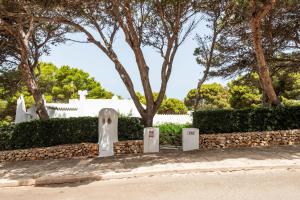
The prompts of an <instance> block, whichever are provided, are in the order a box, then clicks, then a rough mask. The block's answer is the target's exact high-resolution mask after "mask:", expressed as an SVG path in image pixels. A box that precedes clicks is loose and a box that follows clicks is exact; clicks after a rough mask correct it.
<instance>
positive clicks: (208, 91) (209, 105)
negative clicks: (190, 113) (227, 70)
mask: <svg viewBox="0 0 300 200" xmlns="http://www.w3.org/2000/svg"><path fill="white" fill-rule="evenodd" d="M196 95H197V89H192V90H190V91H189V92H188V94H187V96H186V98H185V99H184V103H185V105H186V106H187V107H188V108H189V109H193V107H194V104H195V101H196ZM228 98H229V95H228V91H227V89H226V88H224V87H223V86H222V85H221V84H218V83H211V84H203V85H202V87H201V89H200V102H199V107H198V108H197V109H215V108H230V105H229V103H228Z"/></svg>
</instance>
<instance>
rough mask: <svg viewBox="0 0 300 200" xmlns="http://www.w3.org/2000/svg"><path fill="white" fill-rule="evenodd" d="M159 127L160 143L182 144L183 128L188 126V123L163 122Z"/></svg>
mask: <svg viewBox="0 0 300 200" xmlns="http://www.w3.org/2000/svg"><path fill="white" fill-rule="evenodd" d="M158 127H159V143H160V144H162V145H164V144H170V145H175V146H181V144H182V136H181V135H182V128H188V127H190V125H188V124H172V123H166V124H161V125H159V126H158Z"/></svg>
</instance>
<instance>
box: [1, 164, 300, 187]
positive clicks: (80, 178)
mask: <svg viewBox="0 0 300 200" xmlns="http://www.w3.org/2000/svg"><path fill="white" fill-rule="evenodd" d="M266 169H268V170H291V169H292V170H300V165H281V166H252V167H233V168H194V169H182V170H181V169H180V170H178V169H177V170H165V171H164V170H161V171H151V172H149V171H148V172H123V173H122V172H121V173H112V174H101V175H97V174H89V175H65V176H51V177H50V176H49V177H47V176H46V177H40V178H37V179H20V180H2V181H1V179H0V188H4V187H20V186H37V187H42V186H46V185H54V184H70V183H79V182H93V181H100V180H113V179H127V178H139V177H150V176H158V175H174V174H190V173H211V172H238V171H255V170H266Z"/></svg>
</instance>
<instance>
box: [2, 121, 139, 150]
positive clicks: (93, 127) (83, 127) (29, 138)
mask: <svg viewBox="0 0 300 200" xmlns="http://www.w3.org/2000/svg"><path fill="white" fill-rule="evenodd" d="M118 121H119V123H118V126H119V127H118V128H119V140H131V139H132V140H134V139H140V138H143V125H142V123H141V120H140V119H139V118H127V117H120V118H119V120H118ZM10 131H11V132H10V134H7V133H5V134H1V135H3V136H1V138H4V139H3V140H1V139H0V145H1V147H0V149H1V148H2V149H24V148H35V147H48V146H54V145H60V144H75V143H81V142H92V143H97V142H98V118H96V117H79V118H66V119H50V120H36V121H31V122H25V123H20V124H17V125H15V126H14V128H13V130H10ZM2 143H3V144H2Z"/></svg>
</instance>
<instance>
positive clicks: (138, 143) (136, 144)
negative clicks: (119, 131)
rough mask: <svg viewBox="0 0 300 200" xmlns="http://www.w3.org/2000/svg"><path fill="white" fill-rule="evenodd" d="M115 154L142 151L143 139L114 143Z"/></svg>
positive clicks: (139, 152)
mask: <svg viewBox="0 0 300 200" xmlns="http://www.w3.org/2000/svg"><path fill="white" fill-rule="evenodd" d="M114 153H115V155H117V156H118V155H124V154H141V153H144V142H143V140H128V141H121V142H115V143H114Z"/></svg>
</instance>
